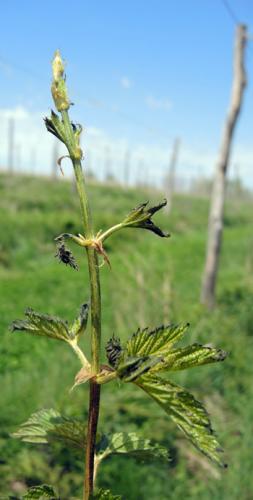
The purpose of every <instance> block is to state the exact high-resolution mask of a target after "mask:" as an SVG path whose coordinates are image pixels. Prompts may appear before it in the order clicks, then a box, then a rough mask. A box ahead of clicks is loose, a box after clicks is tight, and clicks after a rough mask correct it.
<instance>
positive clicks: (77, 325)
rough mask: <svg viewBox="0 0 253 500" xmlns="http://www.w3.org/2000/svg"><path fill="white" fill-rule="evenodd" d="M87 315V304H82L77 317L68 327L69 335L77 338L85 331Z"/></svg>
mask: <svg viewBox="0 0 253 500" xmlns="http://www.w3.org/2000/svg"><path fill="white" fill-rule="evenodd" d="M88 315H89V304H83V305H82V306H81V309H80V314H79V316H78V318H76V320H75V321H74V322H73V324H72V326H71V327H70V333H71V336H72V337H74V338H77V340H79V338H80V336H81V335H82V334H83V333H84V332H85V329H86V326H87V322H88Z"/></svg>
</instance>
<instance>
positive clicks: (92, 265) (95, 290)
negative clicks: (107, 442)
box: [62, 111, 101, 500]
mask: <svg viewBox="0 0 253 500" xmlns="http://www.w3.org/2000/svg"><path fill="white" fill-rule="evenodd" d="M62 121H63V124H64V127H65V131H66V132H67V135H68V142H69V146H70V147H69V148H68V149H69V151H70V156H71V160H72V163H73V167H74V172H75V178H76V186H77V192H78V196H79V201H80V208H81V216H82V221H83V226H84V234H85V237H86V238H92V237H93V227H92V220H91V214H90V208H89V203H88V198H87V195H86V190H85V182H84V176H83V171H82V165H81V160H78V159H75V158H73V157H72V155H71V149H72V145H73V142H74V141H73V130H72V126H71V123H70V120H69V115H68V112H67V111H63V112H62ZM86 252H87V258H88V267H89V277H90V296H91V298H90V300H91V358H92V359H91V369H92V371H93V373H94V374H96V373H98V372H99V369H100V338H101V294H100V279H99V266H98V257H97V254H96V252H95V250H94V249H93V248H87V249H86ZM99 403H100V386H99V385H98V384H97V383H96V382H95V381H94V380H91V381H90V401H89V415H88V430H87V439H86V442H87V445H86V455H85V477H84V496H83V500H89V498H90V497H91V495H92V493H93V476H94V456H95V445H96V433H97V424H98V416H99Z"/></svg>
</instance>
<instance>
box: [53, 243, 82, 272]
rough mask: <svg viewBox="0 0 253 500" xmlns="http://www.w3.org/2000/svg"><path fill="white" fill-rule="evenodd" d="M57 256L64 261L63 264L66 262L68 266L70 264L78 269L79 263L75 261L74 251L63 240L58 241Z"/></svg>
mask: <svg viewBox="0 0 253 500" xmlns="http://www.w3.org/2000/svg"><path fill="white" fill-rule="evenodd" d="M55 257H56V258H58V259H59V261H60V262H63V264H66V266H70V267H72V268H73V269H76V271H78V265H77V263H76V261H75V257H74V255H73V254H72V252H71V251H70V250H69V249H68V248H67V247H66V246H65V244H64V241H63V240H59V241H58V245H57V251H56V254H55Z"/></svg>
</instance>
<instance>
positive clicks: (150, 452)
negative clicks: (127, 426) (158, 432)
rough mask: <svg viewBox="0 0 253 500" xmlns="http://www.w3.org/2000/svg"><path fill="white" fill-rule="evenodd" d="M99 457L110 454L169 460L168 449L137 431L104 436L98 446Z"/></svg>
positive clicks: (141, 458)
mask: <svg viewBox="0 0 253 500" xmlns="http://www.w3.org/2000/svg"><path fill="white" fill-rule="evenodd" d="M97 454H98V458H103V459H104V458H107V457H108V456H110V455H118V454H120V455H121V454H123V455H130V456H132V457H135V458H138V459H140V460H162V461H168V459H169V455H168V450H167V449H166V448H164V447H163V446H161V445H158V444H153V443H151V441H150V440H149V439H144V438H143V437H140V436H138V435H137V434H136V433H135V432H117V433H115V434H110V435H108V436H103V438H102V440H101V441H100V443H98V446H97Z"/></svg>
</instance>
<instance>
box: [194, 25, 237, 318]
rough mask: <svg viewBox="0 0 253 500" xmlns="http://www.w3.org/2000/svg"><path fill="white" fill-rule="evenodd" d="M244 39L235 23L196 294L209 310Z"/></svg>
mask: <svg viewBox="0 0 253 500" xmlns="http://www.w3.org/2000/svg"><path fill="white" fill-rule="evenodd" d="M246 40H247V27H246V26H244V25H242V24H240V25H238V26H237V29H236V37H235V49H234V77H233V85H232V94H231V101H230V106H229V110H228V115H227V119H226V122H225V127H224V131H223V134H222V139H221V147H220V152H219V156H218V161H217V165H216V171H215V177H214V182H213V191H212V197H211V206H210V214H209V226H208V241H207V251H206V263H205V269H204V275H203V281H202V290H201V297H200V300H201V302H202V303H203V304H205V305H207V306H208V308H209V309H211V308H212V307H213V306H214V303H215V287H216V279H217V272H218V263H219V255H220V251H221V244H222V233H223V218H224V200H225V184H226V174H227V169H228V165H229V157H230V152H231V145H232V138H233V133H234V130H235V126H236V123H237V118H238V116H239V113H240V110H241V106H242V100H243V93H244V90H245V87H246V83H247V82H246V74H245V68H244V55H245V46H246Z"/></svg>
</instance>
